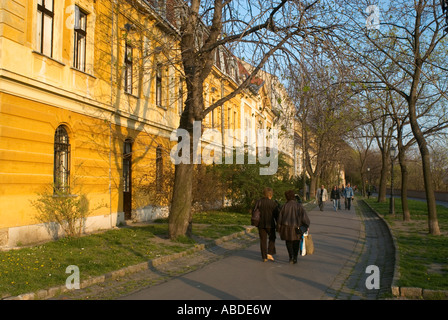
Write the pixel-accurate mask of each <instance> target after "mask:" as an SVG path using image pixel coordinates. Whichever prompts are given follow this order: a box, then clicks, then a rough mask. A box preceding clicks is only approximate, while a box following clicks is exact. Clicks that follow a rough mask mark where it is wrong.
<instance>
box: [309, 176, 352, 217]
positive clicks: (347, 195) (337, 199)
mask: <svg viewBox="0 0 448 320" xmlns="http://www.w3.org/2000/svg"><path fill="white" fill-rule="evenodd" d="M341 197H342V198H344V204H345V209H347V210H350V208H351V203H352V200H353V198H354V193H353V189H352V187H350V183H348V184H347V186H346V187H345V188H344V187H343V188H342V191H341V190H340V189H339V188H338V186H334V187H333V189H332V190H331V193H330V199H331V201H332V202H333V209H334V211H337V210H338V209H341ZM316 199H317V203H318V204H319V209H320V211H323V210H324V203H325V201H327V200H328V192H327V189H325V186H324V185H322V186H321V187H320V188H319V189H317V192H316Z"/></svg>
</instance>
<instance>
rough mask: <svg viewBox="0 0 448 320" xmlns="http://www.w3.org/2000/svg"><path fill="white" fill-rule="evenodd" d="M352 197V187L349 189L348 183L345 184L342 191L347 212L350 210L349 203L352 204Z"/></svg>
mask: <svg viewBox="0 0 448 320" xmlns="http://www.w3.org/2000/svg"><path fill="white" fill-rule="evenodd" d="M354 196H355V194H354V193H353V189H352V187H350V183H347V186H346V187H345V189H344V197H345V200H346V201H347V208H346V209H347V210H350V207H351V203H352V200H353V197H354Z"/></svg>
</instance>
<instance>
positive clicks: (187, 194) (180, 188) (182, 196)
mask: <svg viewBox="0 0 448 320" xmlns="http://www.w3.org/2000/svg"><path fill="white" fill-rule="evenodd" d="M193 169H194V165H193V164H183V163H181V164H178V165H176V167H175V171H174V185H175V186H176V187H175V188H173V199H172V202H171V210H170V216H169V236H170V238H171V239H175V238H177V237H178V236H180V235H185V234H186V233H187V230H188V229H189V225H190V223H191V218H192V216H191V201H192V185H193V171H194V170H193Z"/></svg>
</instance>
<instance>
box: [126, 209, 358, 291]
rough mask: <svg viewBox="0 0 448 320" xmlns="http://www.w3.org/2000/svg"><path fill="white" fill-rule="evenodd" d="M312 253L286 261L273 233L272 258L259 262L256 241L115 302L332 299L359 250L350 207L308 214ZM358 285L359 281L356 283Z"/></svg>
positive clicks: (286, 255) (356, 257)
mask: <svg viewBox="0 0 448 320" xmlns="http://www.w3.org/2000/svg"><path fill="white" fill-rule="evenodd" d="M308 214H309V217H310V220H311V225H310V234H311V235H312V237H313V241H314V246H315V252H314V254H313V255H306V256H301V257H299V259H298V262H297V264H290V263H289V258H288V253H287V250H286V246H285V243H284V241H282V240H280V238H279V237H277V241H276V249H277V254H276V255H275V256H274V258H275V261H274V262H272V261H268V262H263V261H262V259H261V255H260V249H259V244H258V243H256V244H254V245H251V246H249V247H247V248H246V249H243V250H239V251H236V252H235V253H233V254H231V255H229V256H227V257H225V258H223V259H220V260H218V261H216V262H213V263H211V264H208V265H206V266H205V267H203V268H201V269H198V270H196V271H193V272H190V273H187V274H184V275H182V276H179V277H176V278H174V279H172V280H170V281H167V282H164V283H162V284H159V285H155V286H151V287H148V288H146V289H143V290H140V291H138V292H134V293H132V294H130V295H127V296H124V297H121V298H120V300H298V299H308V300H319V299H324V300H326V299H335V298H337V294H338V291H340V290H342V288H343V287H344V283H345V282H346V281H347V279H348V278H349V277H350V274H351V273H352V271H353V266H355V265H356V263H357V261H358V258H359V256H360V253H361V251H362V249H363V248H364V239H365V237H364V236H365V232H364V230H365V228H364V222H363V218H362V215H361V216H360V215H359V214H358V215H357V214H356V211H355V208H354V207H352V208H351V210H350V211H349V210H344V209H342V210H340V211H337V212H335V211H334V210H333V208H332V205H331V202H327V203H326V205H325V207H324V211H319V208H317V207H316V208H315V209H314V210H311V211H310V212H308ZM360 283H361V285H363V280H361V281H360Z"/></svg>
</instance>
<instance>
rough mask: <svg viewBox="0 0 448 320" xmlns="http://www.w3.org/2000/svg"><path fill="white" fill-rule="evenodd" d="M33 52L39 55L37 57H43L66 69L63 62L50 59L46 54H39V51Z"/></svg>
mask: <svg viewBox="0 0 448 320" xmlns="http://www.w3.org/2000/svg"><path fill="white" fill-rule="evenodd" d="M32 52H33V53H35V54H37V55H39V56H41V57H44V58H47V59H50V60H51V61H54V62H56V63H57V64H60V65H61V66H63V67H65V63H63V62H61V61H58V60H56V59H55V58H52V57H50V56H47V55H45V54H43V53H40V52H38V51H35V50H33V51H32Z"/></svg>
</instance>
